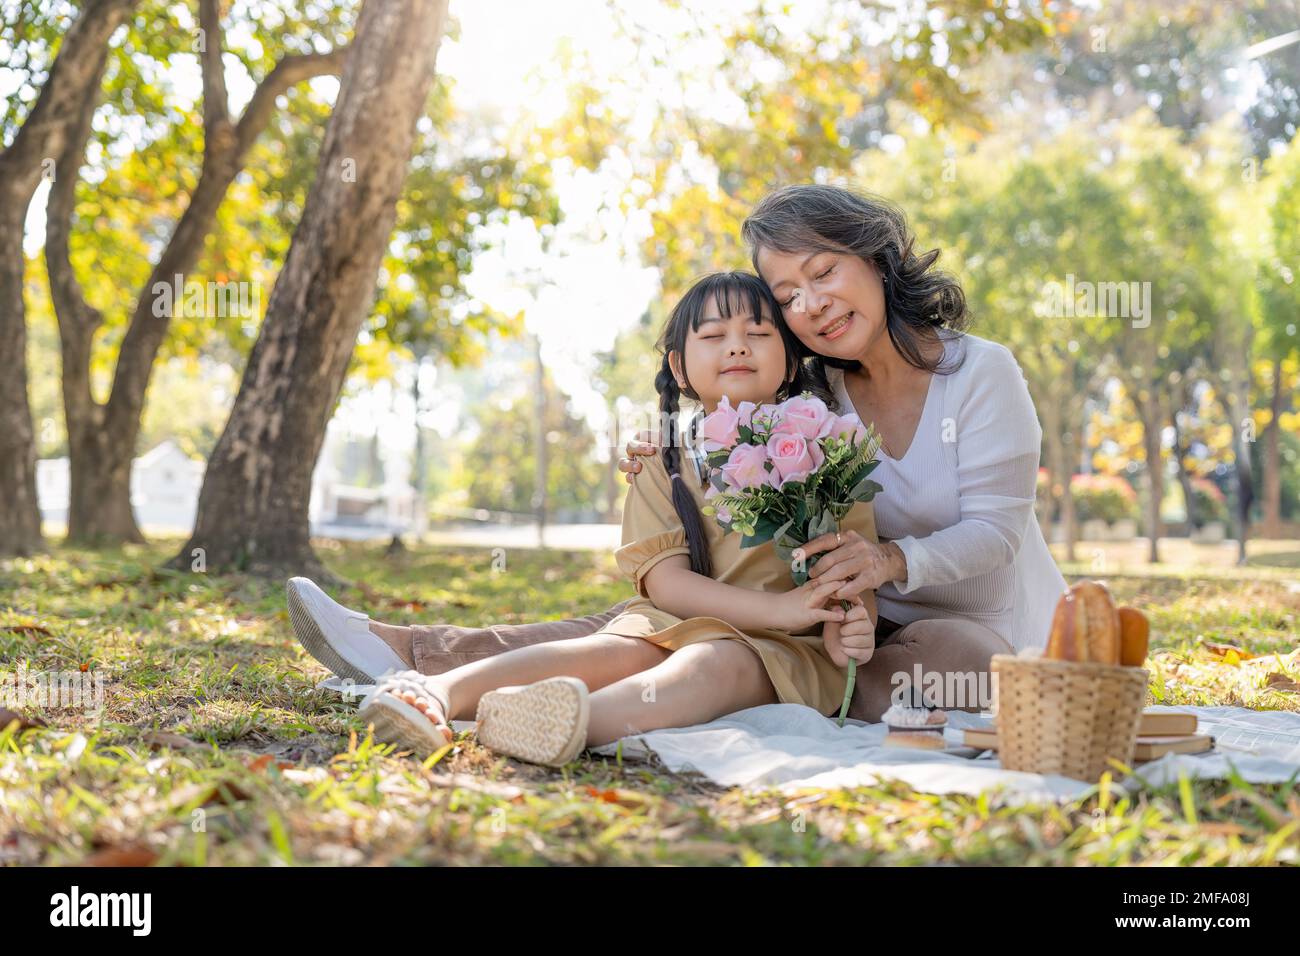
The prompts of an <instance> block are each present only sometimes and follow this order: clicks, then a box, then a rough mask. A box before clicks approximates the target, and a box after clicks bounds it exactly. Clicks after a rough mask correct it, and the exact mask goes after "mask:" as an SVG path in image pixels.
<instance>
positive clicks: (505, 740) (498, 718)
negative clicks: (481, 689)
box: [474, 677, 591, 767]
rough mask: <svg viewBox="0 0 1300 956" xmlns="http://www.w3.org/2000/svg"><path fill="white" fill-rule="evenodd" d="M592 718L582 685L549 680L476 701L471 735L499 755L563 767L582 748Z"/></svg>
mask: <svg viewBox="0 0 1300 956" xmlns="http://www.w3.org/2000/svg"><path fill="white" fill-rule="evenodd" d="M590 713H591V709H590V704H589V702H588V699H587V685H586V684H585V683H583V682H582V681H581V680H579V679H578V678H576V677H548V678H547V679H546V680H540V681H537V682H536V683H533V684H525V685H523V686H519V687H502V688H500V689H499V690H493V691H488V692H487V693H486V694H484V695H483V696H482V697H480V698H479V702H478V712H477V714H476V715H475V718H474V719H475V720H476V721H477V722H478V727H477V729H476V730H475V734H476V735H477V737H478V740H479V743H481V744H483V746H485V747H487V748H489V749H491V750H495V751H496V752H497V753H502V754H505V755H506V756H509V757H517V758H518V759H520V760H526V761H528V762H529V763H538V764H544V765H545V766H548V767H562V766H564V764H566V763H568V762H569V761H571V760H573V759H574V758H575V757H577V756H578V754H580V753H581V752H582V750H583V748H584V747H586V745H587V720H588V718H589V716H590Z"/></svg>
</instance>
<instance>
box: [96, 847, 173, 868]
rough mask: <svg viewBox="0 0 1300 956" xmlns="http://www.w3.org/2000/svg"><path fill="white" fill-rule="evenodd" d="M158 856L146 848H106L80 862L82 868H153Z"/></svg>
mask: <svg viewBox="0 0 1300 956" xmlns="http://www.w3.org/2000/svg"><path fill="white" fill-rule="evenodd" d="M157 861H158V854H157V853H155V852H154V851H153V850H151V849H149V848H148V847H147V846H108V847H104V848H103V849H102V850H96V851H95V852H94V853H92V854H90V856H88V857H86V858H85V859H84V860H82V861H81V865H82V866H153V865H154V863H156V862H157Z"/></svg>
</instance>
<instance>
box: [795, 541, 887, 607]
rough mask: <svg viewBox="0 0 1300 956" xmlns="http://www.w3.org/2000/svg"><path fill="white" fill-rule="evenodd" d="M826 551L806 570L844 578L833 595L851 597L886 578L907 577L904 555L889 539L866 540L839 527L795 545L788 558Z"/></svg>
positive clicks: (817, 576) (813, 577) (813, 576)
mask: <svg viewBox="0 0 1300 956" xmlns="http://www.w3.org/2000/svg"><path fill="white" fill-rule="evenodd" d="M822 552H825V554H824V555H823V556H822V558H821V559H820V560H819V561H818V562H817V563H816V564H814V565H812V566H811V567H810V568H809V570H808V577H809V579H810V580H813V581H817V580H822V579H826V580H835V581H841V582H843V583H842V585H841V587H840V589H839V590H838V591H835V592H834V594H833V596H834V597H837V598H846V599H851V598H855V597H857V596H858V595H859V594H861V593H862V592H863V591H874V590H875V589H876V588H878V587H880V586H881V585H882V584H884V583H886V582H887V581H906V580H907V558H906V557H904V555H903V552H902V549H901V548H899V547H898V545H896V544H894V542H892V541H885V542H881V543H876V542H875V541H868V540H867V539H866V538H864V537H862V535H860V534H858V533H857V532H856V531H841V532H840V533H839V534H838V535H837V534H836V533H835V532H833V531H832V532H830V533H829V534H824V535H822V536H820V537H817V538H813V539H812V540H811V541H809V542H808V543H807V544H805V545H802V546H801V547H798V548H796V549H795V550H794V551H793V552H792V554H791V558H793V559H794V560H795V561H798V560H800V559H801V558H804V559H810V558H812V557H813V555H816V554H822Z"/></svg>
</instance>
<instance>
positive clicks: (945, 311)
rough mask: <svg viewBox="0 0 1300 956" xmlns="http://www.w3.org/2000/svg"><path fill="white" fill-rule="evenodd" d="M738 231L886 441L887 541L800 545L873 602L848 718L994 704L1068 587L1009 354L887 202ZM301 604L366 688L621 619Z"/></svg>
mask: <svg viewBox="0 0 1300 956" xmlns="http://www.w3.org/2000/svg"><path fill="white" fill-rule="evenodd" d="M742 231H743V235H744V238H745V240H746V241H747V242H748V244H749V246H750V249H751V250H752V253H753V263H754V267H755V269H756V270H757V271H758V273H759V275H760V276H762V278H763V280H764V281H765V282H767V284H768V285H769V286H770V287H771V289H772V291H773V293H775V295H776V298H777V300H778V301H779V302H780V303H781V306H782V315H783V318H784V320H785V322H786V323H787V324H788V325H789V326H790V328H791V330H793V332H794V333H795V335H796V336H797V337H798V338H799V341H800V342H801V343H802V344H803V345H804V347H805V348H806V350H807V353H806V361H807V362H808V363H809V365H810V366H811V370H812V371H813V373H814V375H815V376H817V377H819V378H820V379H821V380H822V381H824V382H825V383H826V384H827V385H828V386H829V388H830V389H831V392H832V394H834V395H836V396H837V398H838V400H839V402H840V405H841V408H842V409H843V410H844V411H856V412H857V413H858V415H859V416H860V417H861V418H862V420H863V421H865V422H872V423H873V424H874V426H875V430H876V432H877V433H878V434H879V436H880V438H881V443H882V445H881V454H880V462H881V463H880V465H879V466H878V467H877V469H876V471H875V472H874V473H873V475H872V477H873V478H874V479H875V480H876V481H878V482H879V483H880V484H881V485H882V486H883V488H884V490H883V491H882V492H881V493H880V494H878V495H877V496H876V499H875V502H874V504H875V509H876V523H877V528H878V531H879V535H880V538H881V540H879V541H869V540H865V539H864V538H862V537H861V536H860V535H858V534H857V533H856V532H851V531H850V532H845V533H843V534H839V535H836V534H831V535H826V536H823V537H821V538H818V539H816V540H814V541H811V542H809V543H808V544H807V545H806V546H805V547H804V549H803V550H804V552H805V553H806V554H807V555H808V556H809V557H811V556H814V555H819V556H820V557H819V558H818V560H817V562H816V564H815V565H813V567H812V570H811V574H812V576H813V577H828V578H829V579H833V580H838V581H842V582H843V585H842V587H841V588H840V590H839V592H838V596H839V597H845V598H851V597H853V596H855V595H858V594H861V593H863V592H864V591H867V590H875V591H876V601H877V608H878V614H879V617H878V620H877V621H876V634H875V638H874V649H872V648H867V649H865V653H861V654H856V655H854V656H857V657H858V659H859V660H860V661H862V663H860V664H859V666H858V672H857V681H856V685H855V688H854V694H853V701H852V704H851V707H850V711H849V714H850V716H852V717H856V718H859V719H862V720H867V721H876V720H879V719H880V716H881V714H882V713H883V712H884V711H885V710H886V709H888V708H889V706H890V704H891V703H892V702H895V701H902V702H908V701H906V700H904V698H903V696H902V695H903V692H904V691H905V690H907V689H908V688H909V687H910V688H911V689H912V691H913V692H915V693H918V694H919V695H920V696H922V697H923V698H924V700H925V702H926V703H929V704H930V705H931V706H938V707H944V708H953V709H962V710H979V709H981V708H984V707H987V706H988V705H989V703H990V700H989V698H988V692H989V680H988V676H989V660H990V658H991V657H992V656H993V655H994V654H997V653H1013V652H1015V651H1018V650H1021V649H1023V648H1027V647H1034V646H1042V645H1044V644H1045V643H1046V640H1047V634H1048V630H1049V626H1050V620H1051V614H1052V610H1053V607H1054V605H1055V603H1056V600H1057V598H1058V596H1059V595H1060V594H1061V592H1062V591H1064V590H1065V580H1064V578H1063V577H1062V576H1061V573H1060V571H1059V570H1058V569H1057V567H1056V564H1055V563H1054V561H1053V559H1052V556H1051V554H1050V553H1049V551H1048V549H1047V544H1046V542H1045V540H1044V538H1043V534H1042V531H1041V529H1040V528H1039V525H1038V521H1037V518H1036V517H1035V515H1034V509H1033V505H1034V492H1035V485H1036V481H1037V475H1038V461H1039V451H1040V441H1041V437H1042V430H1041V428H1040V427H1039V424H1038V418H1037V416H1036V414H1035V412H1034V406H1033V402H1032V400H1031V399H1030V397H1029V391H1028V389H1027V388H1026V385H1025V381H1024V378H1023V375H1022V374H1021V372H1020V368H1019V366H1018V365H1017V363H1016V360H1015V357H1014V356H1013V355H1012V353H1011V352H1010V351H1008V349H1007V348H1006V347H1004V346H1002V345H999V344H996V343H994V342H990V341H987V340H985V339H981V338H978V337H976V336H973V335H970V334H969V333H966V332H965V331H964V329H965V326H966V304H965V297H964V296H963V294H962V291H961V288H960V287H959V286H958V284H957V283H956V281H955V280H954V279H952V278H951V277H950V276H948V275H946V274H945V273H943V272H940V271H938V270H937V269H935V268H934V263H935V260H936V259H937V258H938V256H939V253H938V250H931V251H929V252H926V253H923V254H918V253H916V252H914V251H913V248H912V246H913V239H912V236H911V235H910V233H909V232H908V229H907V226H906V222H905V220H904V218H903V216H902V214H901V213H900V212H899V211H898V210H897V209H895V208H894V207H893V206H891V205H890V204H888V203H886V202H883V201H880V200H878V199H874V198H869V197H866V196H862V195H859V194H857V193H855V192H852V191H850V190H847V189H843V188H839V187H835V186H821V185H799V186H790V187H786V188H784V189H780V190H778V191H776V192H774V193H772V194H770V195H769V196H767V197H766V198H765V199H764V200H763V201H762V202H760V203H759V204H758V206H757V207H756V208H755V209H754V211H753V213H752V214H751V215H750V216H749V218H748V219H746V220H745V223H744V226H743V230H742ZM655 451H656V449H655V446H654V445H653V444H649V443H644V442H633V443H630V444H629V446H628V452H629V456H630V458H629V459H624V460H623V461H622V462H620V468H622V470H623V471H625V472H627V474H628V480H629V481H631V480H635V475H636V473H637V472H639V471H640V468H641V465H640V463H639V462H638V461H636V460H635V458H636V457H637V456H644V455H647V454H653V453H654V452H655ZM796 557H797V554H796ZM290 604H291V607H292V606H294V605H295V604H296V605H297V607H298V609H299V611H298V613H296V614H294V623H295V627H296V628H297V630H298V632H299V637H300V638H301V639H302V641H303V643H304V645H305V646H307V648H308V650H310V651H311V652H312V653H313V654H314V655H315V656H316V657H317V658H318V659H319V660H321V661H322V662H323V663H325V664H326V665H327V666H329V667H331V668H332V669H333V670H334V671H336V672H338V673H340V674H343V675H344V676H349V677H352V678H354V679H357V680H363V681H366V682H369V681H370V680H371V679H372V678H373V677H374V675H376V674H378V673H381V672H382V671H384V670H387V669H388V668H390V667H392V668H399V669H400V668H414V669H416V670H418V671H420V672H422V673H425V674H438V673H442V672H443V671H445V670H448V669H450V668H452V667H455V666H457V665H460V664H464V663H468V662H469V661H472V660H476V659H479V658H482V657H485V656H489V655H492V654H496V653H500V652H501V651H504V650H509V649H511V648H515V647H523V646H527V645H530V644H535V643H538V642H542V641H555V640H564V639H567V638H571V637H582V636H585V635H588V634H592V633H594V632H595V631H597V630H598V629H599V628H600V626H601V625H602V624H604V623H605V622H607V621H608V620H610V619H611V618H613V617H614V616H615V615H616V614H617V613H618V612H619V611H620V610H621V608H622V605H619V606H618V607H613V608H610V609H609V610H608V611H605V612H604V613H602V614H596V615H592V616H590V617H586V618H579V619H573V620H567V621H553V622H540V623H534V624H524V625H498V626H493V627H487V628H463V627H456V626H453V625H446V624H442V625H415V626H412V627H399V626H393V625H386V624H382V623H380V622H377V621H371V620H370V619H369V618H368V617H367V616H366V615H364V614H362V613H359V612H356V611H351V610H349V609H347V608H344V607H342V606H341V605H338V604H335V603H334V602H333V601H331V600H330V599H329V598H328V597H327V596H325V595H324V593H323V592H321V591H320V590H319V589H318V588H316V587H315V586H314V585H312V584H311V583H310V582H307V581H305V579H297V578H296V579H294V581H293V582H291V584H290ZM300 625H301V626H300ZM912 701H913V702H914V701H915V696H913V697H912Z"/></svg>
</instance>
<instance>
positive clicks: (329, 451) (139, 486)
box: [36, 429, 417, 538]
mask: <svg viewBox="0 0 1300 956" xmlns="http://www.w3.org/2000/svg"><path fill="white" fill-rule="evenodd" d="M349 444H350V443H349V441H348V440H347V439H345V438H342V437H340V435H339V434H338V432H336V431H335V430H334V429H330V430H328V431H327V432H326V436H325V444H324V447H323V448H322V449H321V455H320V459H319V461H317V463H316V470H315V472H314V473H313V475H312V495H311V502H310V504H309V505H308V515H309V517H310V521H311V529H312V534H318V535H322V536H325V537H343V538H370V537H387V536H389V535H391V534H404V533H406V532H409V531H410V530H411V529H412V528H413V527H414V526H415V516H416V510H417V507H416V496H415V490H414V489H413V488H412V487H411V485H410V484H409V483H408V482H407V481H406V480H405V479H404V477H401V476H398V475H395V474H393V472H395V471H396V469H392V468H385V469H384V474H385V478H384V482H383V484H382V486H381V487H377V488H362V487H357V486H355V485H348V484H345V483H343V481H342V480H341V478H342V476H341V474H340V469H339V467H338V466H337V465H336V464H335V462H336V460H337V459H338V458H340V457H346V456H345V455H344V454H343V453H344V452H345V451H346V450H347V446H348V445H349ZM206 467H207V466H206V463H205V462H204V461H203V460H202V459H199V458H191V457H190V456H188V455H186V454H185V452H183V451H181V449H180V447H179V446H178V445H177V444H176V443H175V442H173V441H171V440H170V439H168V440H166V441H164V442H162V443H160V444H159V445H157V446H156V447H154V448H152V449H151V450H149V451H148V452H146V453H145V454H143V455H141V456H140V457H139V458H137V459H136V460H135V462H134V463H133V464H132V466H131V507H132V509H133V510H134V511H135V520H136V523H137V524H139V525H140V528H141V530H143V531H145V532H146V533H147V532H150V531H153V532H160V533H173V534H184V533H188V532H189V531H191V530H192V529H193V528H194V519H195V516H196V515H197V514H198V504H199V490H200V489H201V488H202V487H203V473H204V471H205V469H206ZM69 481H70V479H69V474H68V459H67V458H43V459H41V460H39V461H38V462H37V463H36V493H37V499H38V501H39V503H40V509H41V517H42V518H43V519H44V520H45V521H49V522H51V523H54V524H59V525H66V524H67V520H68V499H69Z"/></svg>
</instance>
